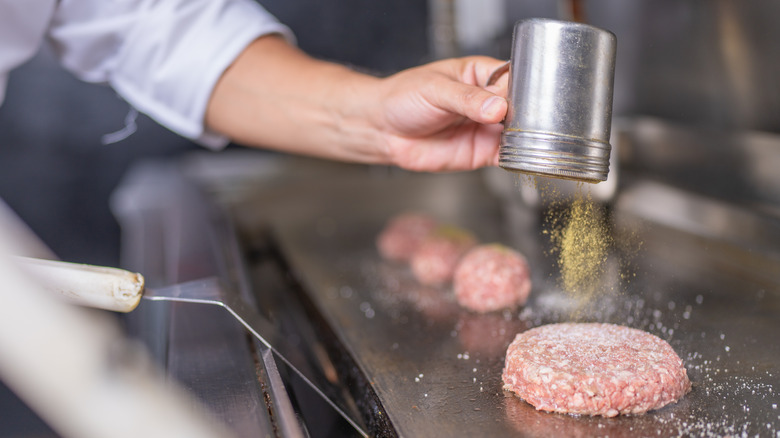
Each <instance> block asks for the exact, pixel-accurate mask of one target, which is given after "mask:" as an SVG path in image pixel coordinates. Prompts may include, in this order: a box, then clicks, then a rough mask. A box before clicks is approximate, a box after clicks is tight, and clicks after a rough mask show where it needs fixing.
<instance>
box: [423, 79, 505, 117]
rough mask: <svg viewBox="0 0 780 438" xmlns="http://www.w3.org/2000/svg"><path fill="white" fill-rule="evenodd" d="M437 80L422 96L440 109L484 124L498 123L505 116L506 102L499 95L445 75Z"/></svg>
mask: <svg viewBox="0 0 780 438" xmlns="http://www.w3.org/2000/svg"><path fill="white" fill-rule="evenodd" d="M437 82H438V83H437V84H436V85H435V86H433V87H428V88H426V92H425V94H424V96H423V97H424V98H425V99H426V100H428V101H429V102H431V104H433V105H434V106H436V107H438V108H440V109H442V110H445V111H448V112H452V113H456V114H459V115H461V116H465V117H468V118H469V119H471V120H473V121H475V122H478V123H485V124H492V123H499V122H500V121H501V120H503V119H504V117H505V116H506V111H507V102H506V99H504V98H503V97H501V96H499V95H496V94H493V93H491V92H490V91H488V90H486V89H483V88H480V87H478V86H474V85H468V84H464V83H461V82H457V81H454V80H452V79H449V78H446V77H442V78H441V80H439V81H437Z"/></svg>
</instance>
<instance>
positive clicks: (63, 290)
mask: <svg viewBox="0 0 780 438" xmlns="http://www.w3.org/2000/svg"><path fill="white" fill-rule="evenodd" d="M15 260H16V261H18V263H19V266H20V268H22V270H24V271H25V272H27V273H28V274H29V275H30V277H31V278H32V279H33V280H35V281H36V282H38V283H39V284H40V285H41V286H43V287H44V288H46V289H47V290H49V291H51V292H53V293H55V294H58V295H60V296H62V297H64V298H66V299H67V300H68V301H72V302H74V303H75V304H79V305H81V306H87V307H95V308H98V309H105V310H111V311H114V312H129V311H131V310H133V309H135V308H136V306H138V302H139V301H140V300H141V296H142V295H143V291H144V277H143V276H142V275H141V274H138V273H135V272H130V271H125V270H124V269H117V268H107V267H103V266H93V265H83V264H77V263H68V262H60V261H54V260H43V259H35V258H29V257H16V258H15Z"/></svg>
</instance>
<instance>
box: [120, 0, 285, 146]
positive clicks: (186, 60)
mask: <svg viewBox="0 0 780 438" xmlns="http://www.w3.org/2000/svg"><path fill="white" fill-rule="evenodd" d="M170 3H176V2H161V4H163V5H166V4H170ZM163 8H165V6H162V7H161V8H159V9H163ZM204 9H206V11H205V12H204V11H203V10H198V11H195V10H194V8H181V7H180V8H176V7H170V8H169V9H167V10H164V11H159V10H157V9H155V10H151V11H149V14H148V17H147V18H145V19H144V20H141V21H142V22H143V23H144V24H143V25H141V26H139V28H138V29H137V31H136V32H134V35H133V37H132V38H131V40H130V41H128V42H127V44H125V45H124V48H123V51H124V52H125V53H124V54H123V56H121V57H120V59H121V61H120V63H121V64H123V65H119V66H118V68H117V69H116V74H115V75H114V76H113V77H112V78H111V80H110V82H111V85H112V86H113V87H114V88H115V89H116V90H117V92H119V93H120V94H121V95H122V96H123V97H124V98H125V99H126V100H127V101H128V102H129V103H130V104H131V105H133V106H134V107H136V108H137V109H138V110H139V111H141V112H144V113H146V114H148V115H149V116H150V117H152V118H153V119H155V120H156V121H157V122H159V123H160V124H162V125H164V126H166V127H167V128H168V129H171V130H172V131H174V132H176V133H178V134H180V135H182V136H184V137H187V138H190V139H192V140H194V141H196V142H198V143H200V144H202V145H203V146H206V147H208V148H210V149H215V150H217V149H221V148H223V147H225V146H226V145H227V144H228V143H229V139H228V138H227V137H225V136H223V135H220V134H218V133H216V132H213V131H209V130H208V129H206V127H205V125H204V118H205V113H206V106H207V105H208V102H209V99H210V97H211V93H212V91H213V89H214V87H215V85H216V83H217V81H218V80H219V78H220V77H221V76H222V73H223V72H224V71H225V69H227V68H228V67H229V66H230V64H232V63H233V61H234V60H235V59H236V58H237V57H238V55H239V54H240V53H241V52H242V51H243V50H244V49H245V48H246V47H247V46H248V45H249V44H250V43H251V42H252V41H254V40H255V39H257V38H259V37H261V36H263V35H269V34H281V35H282V36H284V37H285V38H286V39H287V40H288V41H290V42H293V43H294V41H295V39H294V36H293V34H292V31H290V29H289V28H287V27H286V26H284V25H283V24H281V23H279V22H278V21H276V19H275V18H274V17H272V16H271V15H270V14H269V13H268V12H266V11H265V10H264V9H262V8H261V7H260V6H259V5H257V4H255V3H253V2H231V1H228V2H218V1H217V2H211V3H210V4H209V5H208V6H205V8H204ZM171 20H173V21H171ZM171 22H175V23H178V24H177V25H173V26H171V25H170V23H171ZM165 23H168V25H167V28H166V27H162V26H164V25H165ZM185 23H186V24H185ZM161 28H163V29H165V30H164V31H163V32H166V33H167V35H160V29H161ZM149 35H155V37H154V38H150V37H149ZM161 41H165V42H166V43H165V44H162V43H160V42H161Z"/></svg>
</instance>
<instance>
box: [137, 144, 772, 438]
mask: <svg viewBox="0 0 780 438" xmlns="http://www.w3.org/2000/svg"><path fill="white" fill-rule="evenodd" d="M182 168H183V169H185V173H186V174H187V175H189V176H190V177H192V179H191V181H195V182H193V184H194V185H196V186H198V187H201V188H203V189H204V190H203V192H204V193H205V194H206V199H208V200H209V201H208V202H209V203H213V204H214V206H217V207H218V208H217V210H218V211H221V212H222V213H223V216H224V218H226V219H227V220H228V222H229V223H230V227H229V228H230V229H231V230H232V231H231V232H229V233H220V234H217V238H214V237H213V236H212V237H210V238H206V240H209V241H210V242H211V243H210V244H209V245H210V247H211V248H212V250H211V253H212V254H213V256H211V257H215V258H217V259H220V258H221V259H222V261H221V262H216V263H215V264H216V266H221V268H220V269H217V272H218V273H220V272H221V273H222V274H221V275H223V276H227V277H228V278H232V279H233V281H236V282H238V283H240V284H241V289H242V290H243V291H244V292H245V295H246V299H247V300H249V301H255V302H256V303H257V304H258V306H259V307H260V309H261V311H263V312H264V313H266V314H267V315H268V316H269V317H271V318H272V319H274V320H275V321H277V322H278V323H280V324H281V325H285V326H287V327H288V328H290V333H291V336H292V337H293V338H294V339H293V340H294V341H296V342H299V343H300V345H301V348H306V349H309V350H312V351H314V353H313V355H314V356H318V355H320V357H321V353H322V352H323V351H325V350H327V351H329V353H330V355H329V359H325V360H322V361H321V362H322V363H323V364H325V365H324V368H327V369H328V370H327V371H326V372H325V375H328V376H330V377H331V378H333V377H334V372H338V373H340V374H339V376H338V377H339V378H340V381H341V382H342V383H343V387H344V390H346V391H350V392H351V393H352V398H353V401H354V402H355V406H356V407H357V409H358V410H360V411H361V412H362V414H363V417H364V423H365V425H366V427H367V429H368V431H369V432H370V433H371V434H372V435H382V436H405V437H422V436H453V437H455V436H528V437H537V436H538V437H541V436H544V437H547V436H626V437H628V436H631V437H633V436H690V435H694V436H725V435H743V434H744V435H749V436H755V435H759V436H772V437H776V436H778V434H779V433H780V407H779V406H780V394H778V391H780V343H779V342H777V341H776V339H775V338H776V336H777V335H776V334H777V333H780V220H778V218H777V217H776V216H772V215H771V214H767V213H766V210H762V211H763V213H761V212H756V211H752V210H749V209H747V208H746V206H745V205H740V206H739V207H735V206H734V204H732V203H730V202H726V201H724V200H715V199H713V198H710V197H705V196H700V195H694V194H692V193H691V192H688V191H683V190H679V189H675V188H672V187H670V186H667V185H664V184H661V183H658V182H652V181H649V180H646V179H640V178H636V177H632V176H631V175H626V177H625V178H623V179H622V181H621V184H620V188H619V190H618V192H617V195H616V197H615V198H614V199H613V200H612V202H610V205H609V207H608V210H609V214H610V217H611V224H612V225H611V227H612V228H611V232H612V234H613V236H614V239H615V242H616V244H615V245H614V246H613V248H612V252H611V254H610V257H609V260H608V266H607V269H606V271H605V275H604V290H605V293H604V294H603V295H602V296H600V298H599V299H598V300H596V301H595V302H594V303H593V304H592V305H591V306H589V307H587V308H586V309H584V310H582V311H581V312H580V313H578V314H577V318H576V319H577V320H586V321H605V322H613V323H618V324H624V325H628V326H631V327H636V328H640V329H643V330H646V331H648V332H650V333H653V334H656V335H658V336H659V337H661V338H663V339H666V340H667V341H669V342H670V344H671V345H672V346H673V347H674V349H675V350H676V351H677V352H678V354H679V355H680V356H681V357H682V358H683V360H684V361H685V364H686V367H687V369H688V373H689V376H690V378H691V380H692V382H693V390H692V391H691V393H690V394H688V395H687V396H685V397H684V398H683V399H682V400H681V401H680V402H679V403H677V404H674V405H671V406H668V407H665V408H663V409H661V410H658V411H656V412H651V413H648V414H646V415H641V416H621V417H617V418H612V419H604V418H590V417H574V416H567V415H559V414H550V413H545V412H538V411H536V410H534V409H533V407H531V406H530V405H528V404H526V403H525V402H523V401H522V400H520V399H518V398H516V397H514V396H512V395H508V394H505V393H504V392H503V391H502V389H501V370H502V367H503V359H504V357H503V356H504V352H505V348H506V346H507V345H508V343H509V342H510V341H511V340H512V338H513V337H514V335H515V334H516V333H517V332H520V331H522V330H526V329H528V328H530V327H534V326H538V325H541V324H546V323H552V322H558V321H566V320H571V319H572V318H573V317H572V316H571V308H572V304H571V300H570V299H569V297H568V296H567V295H566V294H565V293H563V292H562V291H561V290H560V289H559V288H558V286H557V285H558V278H557V275H558V274H557V268H556V266H555V263H554V260H553V258H552V257H551V256H549V255H548V254H549V242H547V240H546V238H545V237H544V236H543V235H542V233H541V230H542V221H541V218H542V216H543V214H544V212H543V211H540V210H538V209H536V208H530V207H525V206H523V205H521V204H519V203H514V202H510V201H509V200H507V199H505V198H502V197H499V196H497V195H495V191H494V190H492V189H490V188H489V187H488V185H487V184H486V179H485V178H484V174H483V173H482V172H471V173H460V174H447V175H429V174H412V173H407V172H402V171H398V170H393V169H386V168H377V167H365V166H354V165H338V164H332V163H324V162H319V161H309V160H299V159H286V158H281V157H275V156H266V155H255V154H245V153H243V152H241V153H236V154H231V153H226V154H223V155H220V156H213V155H208V156H201V157H197V158H196V159H195V160H194V161H191V162H187V163H184V164H183V166H182ZM506 175H507V177H512V176H511V175H510V174H506ZM516 184H520V183H519V182H518V183H515V182H514V181H512V184H510V187H517V185H516ZM409 210H413V211H425V212H429V213H431V214H434V215H435V216H437V217H438V218H439V219H440V220H441V221H443V222H449V223H452V224H455V225H459V226H462V227H465V228H467V229H469V230H471V231H473V232H474V233H475V234H476V235H477V236H478V237H479V238H480V239H481V240H482V241H484V242H490V241H499V242H503V243H505V244H508V245H511V246H514V247H516V248H517V249H519V250H520V251H522V252H523V253H525V254H526V256H527V257H528V259H529V263H530V265H531V269H532V274H533V275H532V277H533V282H534V287H533V290H532V295H531V298H530V300H529V303H528V304H527V305H526V306H525V307H524V308H522V309H519V310H517V311H514V312H499V313H493V314H486V315H477V314H473V313H470V312H468V311H465V310H463V309H460V308H459V307H458V306H457V305H456V304H455V303H454V301H453V299H452V297H451V293H450V291H449V290H447V289H434V288H425V287H421V286H420V285H418V284H417V283H416V282H415V281H414V279H413V278H412V276H411V274H410V272H409V270H408V268H407V267H405V266H401V265H395V264H390V263H387V262H385V261H383V260H381V259H380V258H379V256H378V254H377V252H376V249H375V246H374V239H375V237H376V235H377V234H378V232H379V231H380V230H381V228H382V226H383V225H384V223H385V221H386V220H387V219H388V218H390V217H391V216H392V215H394V214H397V213H399V212H402V211H409ZM202 213H203V212H201V214H202ZM206 216H208V214H206ZM186 218H187V215H182V217H180V218H178V219H177V220H181V221H185V222H186V221H187V219H186ZM147 232H148V231H147ZM189 236H191V237H193V238H196V237H198V236H197V233H194V234H193V233H191V234H189ZM199 237H200V238H201V239H203V238H205V236H203V235H201V236H199ZM163 240H164V239H163ZM230 242H234V243H232V244H231V243H230ZM182 245H183V244H182ZM188 245H190V246H192V245H193V244H188ZM209 245H205V246H206V247H209ZM231 245H233V246H234V248H233V250H231V251H227V252H225V251H222V250H219V248H221V247H223V246H231ZM195 246H198V245H195ZM214 248H217V249H214ZM147 253H148V254H153V253H154V251H147ZM225 254H234V255H227V256H226V255H225ZM235 255H238V259H236V257H235ZM148 257H150V256H148ZM269 260H270V261H271V263H270V265H273V266H275V267H276V268H281V269H272V271H274V272H275V273H270V274H269V272H268V268H269V266H270V265H269V264H268V261H269ZM184 262H189V263H190V264H189V265H188V264H187V263H184V264H183V265H182V266H190V267H192V263H194V266H195V267H196V268H197V267H198V266H200V265H199V264H198V263H196V262H198V259H195V258H190V259H185V260H184ZM201 270H202V269H201ZM207 271H208V270H207ZM179 274H180V275H177V276H175V277H176V278H171V279H170V280H171V281H173V280H175V281H181V280H186V279H188V278H184V277H187V276H188V275H194V273H192V272H190V273H189V274H187V275H183V274H182V273H179ZM289 306H293V307H296V308H297V310H296V311H295V312H289V309H288V308H289ZM301 311H305V312H307V313H306V315H305V316H302V313H301ZM161 313H163V314H164V313H165V312H161ZM291 315H292V316H291ZM174 316H175V318H176V320H177V321H178V322H176V323H175V324H173V325H172V327H173V326H175V327H183V328H184V329H185V330H190V329H200V328H203V327H202V326H209V327H210V325H211V324H217V325H218V326H220V325H223V324H230V323H229V322H226V321H225V320H223V321H221V322H220V321H219V320H218V319H217V318H214V317H212V316H208V315H201V316H195V318H196V320H197V321H199V322H198V323H196V324H194V325H195V327H193V325H192V324H191V323H190V325H187V324H188V323H186V322H185V320H188V319H190V317H188V316H187V315H186V312H185V309H177V311H176V313H175V314H174ZM163 317H164V315H163ZM204 318H208V319H209V323H208V325H207V324H205V320H204ZM158 320H159V318H158ZM188 327H189V328H188ZM296 327H297V329H296ZM176 330H178V329H176ZM206 330H207V331H208V333H210V334H211V335H212V336H217V337H218V334H219V332H214V330H213V328H212V329H206ZM179 333H183V332H181V331H179ZM173 334H175V333H173ZM235 338H236V336H233V337H232V338H231V339H235ZM239 338H241V336H239ZM231 342H235V341H231ZM242 342H243V343H244V344H243V345H244V346H245V347H246V346H248V345H250V344H251V342H250V343H248V341H247V339H246V338H243V340H242V339H239V341H237V344H241V343H242ZM320 344H321V345H320ZM206 346H207V345H206ZM204 348H205V347H204ZM236 348H238V349H239V350H241V347H240V346H236ZM255 348H256V346H255V347H251V348H250V347H246V349H247V350H248V351H249V353H248V354H249V355H250V356H251V355H252V354H253V353H252V351H253V349H255ZM163 350H164V355H165V357H167V363H168V364H169V366H171V367H173V368H172V369H173V371H174V374H175V373H176V372H177V371H176V367H175V365H176V364H177V363H179V364H181V363H182V362H181V361H180V360H175V359H174V357H177V355H179V354H181V353H179V352H177V351H174V350H173V349H172V346H171V345H170V344H168V345H167V346H166V347H165V348H163ZM215 351H216V350H214V351H213V352H212V353H214V352H215ZM202 353H203V355H205V356H203V357H212V358H213V357H214V355H213V354H212V353H209V352H207V351H205V350H204V351H202ZM242 354H243V353H242ZM226 357H228V356H226ZM230 357H234V356H230ZM235 357H243V356H241V355H239V356H235ZM231 360H232V359H231ZM214 363H215V364H217V363H222V365H223V366H225V367H224V368H223V367H222V366H220V367H216V366H215V367H213V368H218V370H219V372H218V373H217V374H215V373H216V372H215V371H213V370H212V371H209V370H202V369H199V368H198V367H188V368H187V369H188V370H190V371H192V370H194V371H193V373H194V374H188V375H186V376H185V378H186V379H187V382H189V384H191V385H192V386H193V391H195V392H196V393H198V394H200V397H201V398H202V399H204V398H205V399H207V400H208V399H209V397H212V396H214V394H215V393H214V392H213V391H206V390H202V389H200V390H199V389H197V388H198V386H199V385H200V386H203V385H205V386H209V384H207V382H211V381H213V379H216V378H218V377H217V376H218V375H225V374H229V375H234V376H235V377H233V379H234V380H235V378H236V377H238V376H245V377H246V376H247V375H249V374H246V373H250V374H251V373H253V372H254V371H255V370H254V369H248V368H247V366H246V365H242V363H243V362H240V361H237V362H235V363H233V364H231V366H229V367H228V366H226V365H225V362H224V361H222V362H220V361H215V362H214ZM260 363H262V361H260V362H258V361H257V357H256V358H255V365H256V366H257V364H260ZM272 365H273V362H272ZM272 371H273V370H272ZM195 374H197V375H195ZM282 374H284V373H283V372H282ZM178 376H181V371H178ZM178 376H177V378H179V377H178ZM245 377H242V378H245ZM266 377H267V376H265V377H264V376H263V375H262V373H261V375H260V380H259V382H260V383H259V385H260V390H259V392H258V394H260V395H263V394H268V392H267V391H266V388H267V386H266V380H264V379H266ZM285 386H286V389H287V390H288V391H291V390H294V386H295V384H294V383H291V382H290V381H289V380H287V381H286V383H285ZM212 387H213V385H212ZM248 387H250V388H252V387H253V385H249V386H248ZM231 388H232V389H231V390H230V391H233V393H232V395H231V396H230V397H229V398H228V399H229V400H240V401H242V402H241V403H244V402H246V401H247V400H249V399H250V398H251V397H249V396H247V395H246V394H245V393H242V392H241V391H243V389H242V388H241V385H238V384H235V385H232V386H231ZM252 391H256V390H255V389H253V390H252ZM264 391H265V392H264ZM301 394H303V393H300V392H299V393H298V395H297V396H294V397H292V399H293V401H294V402H295V400H296V399H297V402H295V403H294V404H297V405H301V404H306V403H307V402H306V401H305V400H304V399H305V396H304V395H301ZM263 396H264V395H263ZM247 397H249V398H247ZM264 397H265V396H264ZM268 400H271V401H270V402H268ZM266 402H268V405H269V406H270V407H269V410H268V412H270V413H271V416H270V420H269V421H270V422H271V424H272V426H273V424H274V422H277V424H279V422H280V421H281V422H282V423H283V422H284V421H287V422H288V423H289V422H291V421H292V422H294V421H295V418H304V420H306V421H312V420H311V418H306V417H307V415H305V414H303V415H300V417H296V416H295V415H296V414H292V417H291V416H290V415H287V414H284V412H287V411H285V409H287V408H285V407H284V406H282V408H283V409H279V408H278V405H277V404H275V403H277V402H276V401H275V398H274V397H270V398H269V397H266ZM216 403H218V404H219V403H222V402H219V401H218V400H217V401H216ZM281 403H282V405H284V403H285V402H284V397H282V402H281ZM287 403H289V401H288V402H287ZM223 405H224V403H223ZM220 406H222V405H220ZM257 409H258V408H257V407H255V408H252V409H250V410H249V411H246V410H245V412H249V413H250V414H251V416H254V417H258V418H260V417H263V415H259V414H258V413H259V412H260V411H258V410H257ZM296 409H297V408H296ZM302 410H303V411H306V409H302ZM315 410H316V409H315ZM216 411H217V412H218V413H219V415H218V416H219V417H223V418H225V421H226V422H228V423H230V422H231V421H234V417H233V416H232V414H231V413H230V412H228V411H227V410H226V409H225V408H224V406H222V407H220V408H219V409H216ZM279 412H281V413H282V415H280V414H279ZM290 418H292V419H293V420H290ZM253 421H255V420H253ZM263 421H265V420H263ZM313 421H315V422H316V421H318V420H313ZM328 421H329V420H328ZM304 428H308V433H312V435H313V436H337V435H334V433H339V434H342V435H338V436H343V434H346V433H347V432H345V431H344V429H343V428H341V429H340V428H338V427H337V428H330V427H324V426H322V425H319V426H318V425H317V424H316V423H309V424H308V425H307V426H304ZM268 430H271V431H272V432H273V433H274V434H275V435H277V436H295V434H296V433H298V432H296V431H295V430H297V428H296V427H290V428H288V429H284V430H282V429H280V428H278V427H277V428H276V429H274V427H271V428H270V429H268ZM289 430H293V432H289ZM334 430H338V431H339V432H333V431H334Z"/></svg>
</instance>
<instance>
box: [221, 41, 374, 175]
mask: <svg viewBox="0 0 780 438" xmlns="http://www.w3.org/2000/svg"><path fill="white" fill-rule="evenodd" d="M378 82H379V79H377V78H374V77H371V76H368V75H364V74H360V73H357V72H354V71H352V70H350V69H348V68H346V67H344V66H341V65H337V64H334V63H328V62H323V61H319V60H316V59H313V58H311V57H309V56H307V55H306V54H304V53H303V52H301V51H300V50H299V49H297V48H296V47H293V46H291V45H289V44H288V43H287V42H285V41H284V40H283V39H282V38H280V37H276V36H266V37H262V38H260V39H258V40H256V41H255V42H253V43H252V44H251V45H250V46H249V47H248V48H247V49H246V50H245V51H244V52H243V53H242V54H241V55H240V56H239V57H238V58H237V59H236V61H235V62H234V63H233V65H231V67H229V68H228V69H227V70H226V71H225V73H224V74H223V76H222V78H221V79H220V80H219V82H218V83H217V85H216V87H215V89H214V92H213V94H212V97H211V99H210V102H209V105H208V108H207V110H206V124H207V126H208V127H209V128H210V129H213V130H215V131H217V132H220V133H223V134H225V135H227V136H228V137H230V138H231V139H232V140H233V141H235V142H236V143H239V144H243V145H247V146H256V147H263V148H269V149H276V150H283V151H286V152H291V153H297V154H305V155H313V156H319V157H323V158H329V159H337V160H343V161H357V162H369V163H377V162H386V161H387V160H388V157H387V151H386V150H383V148H382V141H381V139H380V137H379V134H378V132H377V130H376V129H375V127H374V126H372V125H371V124H370V122H369V119H370V118H368V117H366V113H365V112H366V111H368V110H370V109H367V108H363V107H362V105H364V104H365V103H367V102H371V101H373V98H372V97H371V96H369V94H372V93H374V94H375V93H376V92H377V89H378V87H377V84H378Z"/></svg>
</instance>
